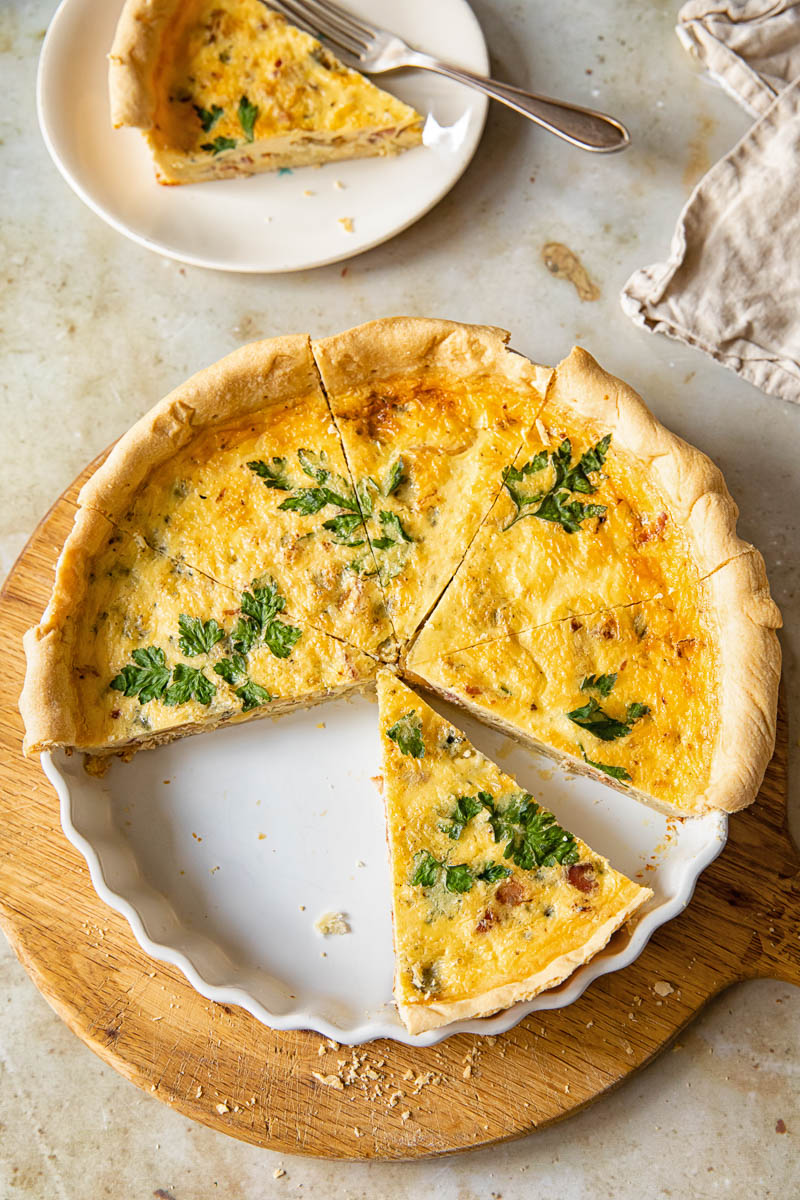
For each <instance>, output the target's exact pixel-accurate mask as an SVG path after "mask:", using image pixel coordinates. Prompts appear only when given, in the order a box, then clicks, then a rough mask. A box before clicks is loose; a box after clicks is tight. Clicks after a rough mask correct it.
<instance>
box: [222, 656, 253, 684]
mask: <svg viewBox="0 0 800 1200" xmlns="http://www.w3.org/2000/svg"><path fill="white" fill-rule="evenodd" d="M214 671H215V672H216V674H217V675H219V676H221V678H222V679H224V680H225V682H226V683H230V684H231V685H233V684H234V683H236V682H237V681H238V680H239V679H241V678H242V676H243V675H246V674H247V660H246V659H245V657H244V655H242V654H234V655H233V656H232V657H231V658H221V659H220V660H219V662H216V663H214Z"/></svg>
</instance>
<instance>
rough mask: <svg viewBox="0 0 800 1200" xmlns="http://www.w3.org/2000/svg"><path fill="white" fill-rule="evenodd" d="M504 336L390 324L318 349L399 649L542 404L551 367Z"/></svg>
mask: <svg viewBox="0 0 800 1200" xmlns="http://www.w3.org/2000/svg"><path fill="white" fill-rule="evenodd" d="M508 336H509V335H508V334H507V333H506V332H505V331H503V330H500V329H494V328H490V327H487V326H479V325H461V324H456V323H455V322H452V321H434V320H423V319H421V318H413V317H395V318H390V319H387V320H380V321H371V322H369V323H368V324H366V325H361V326H359V327H357V328H355V329H349V330H347V331H346V332H345V333H340V334H337V335H336V336H335V337H329V338H324V339H322V340H321V341H317V342H314V343H313V351H314V356H315V358H316V361H317V365H318V367H319V370H320V374H321V376H322V381H323V384H324V387H325V391H326V393H327V395H328V400H329V402H330V406H331V410H332V412H333V416H334V418H335V420H336V424H337V426H338V429H339V432H340V434H341V437H342V442H343V445H344V450H345V454H346V456H347V462H348V465H349V467H350V471H351V473H352V475H353V477H354V478H355V479H356V480H357V481H358V484H357V486H358V488H359V494H360V495H361V496H362V500H363V505H362V510H363V512H364V515H365V517H366V519H367V520H366V524H367V531H368V533H369V537H370V542H371V546H372V550H373V553H374V558H375V562H376V564H377V570H378V578H379V580H380V583H381V585H382V587H383V590H384V594H385V597H386V604H387V608H388V611H389V615H390V617H391V620H392V624H393V626H394V630H395V633H396V635H397V637H398V639H399V640H400V642H401V643H402V642H404V641H406V640H407V639H408V638H410V637H411V636H412V635H413V634H414V633H415V631H416V630H417V628H418V626H419V625H420V624H421V623H422V621H423V620H424V619H425V617H426V616H427V615H428V613H429V611H430V609H431V608H432V607H433V605H434V604H435V602H436V600H437V598H438V597H439V595H440V593H441V592H442V591H443V589H444V588H445V586H446V585H447V583H448V582H449V580H450V578H451V577H452V575H453V572H454V571H455V570H456V568H457V567H458V565H459V563H460V561H461V558H462V557H463V555H464V553H465V551H466V549H467V547H468V546H469V544H470V542H471V541H472V538H473V537H474V536H475V534H476V532H477V530H478V528H479V527H480V524H481V522H482V520H483V518H484V516H485V514H486V512H487V510H488V509H489V508H490V506H491V504H492V502H493V500H494V499H495V497H496V495H497V492H498V490H499V488H500V486H501V472H502V469H503V467H504V466H505V465H506V464H507V463H509V462H511V461H512V460H513V459H514V456H515V454H516V453H517V450H518V449H519V447H520V445H521V443H522V438H523V436H524V434H525V433H526V431H527V430H528V429H529V428H530V426H531V425H532V423H533V421H534V419H535V418H536V415H537V413H538V412H539V410H540V408H541V407H542V404H543V402H544V392H545V389H546V387H547V383H548V380H549V379H550V376H551V375H552V371H551V369H550V368H549V367H541V366H538V365H537V364H535V363H532V362H529V361H528V359H527V358H523V357H522V355H520V354H517V353H515V352H514V351H512V350H509V349H508V347H507V345H506V343H507V341H508ZM364 561H365V563H366V564H367V567H366V569H371V559H370V556H369V555H365V556H364Z"/></svg>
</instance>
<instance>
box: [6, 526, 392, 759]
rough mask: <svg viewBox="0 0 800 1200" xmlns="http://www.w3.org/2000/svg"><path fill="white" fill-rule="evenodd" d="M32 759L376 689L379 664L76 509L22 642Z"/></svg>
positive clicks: (261, 587) (117, 747) (269, 586)
mask: <svg viewBox="0 0 800 1200" xmlns="http://www.w3.org/2000/svg"><path fill="white" fill-rule="evenodd" d="M25 652H26V655H27V659H28V669H27V673H26V676H25V687H24V690H23V693H22V696H21V698H20V710H21V712H22V716H23V719H24V722H25V743H24V749H25V752H26V753H27V754H33V753H36V752H39V751H42V750H50V749H53V748H55V747H59V746H62V747H67V748H69V749H75V748H77V749H80V750H83V751H86V752H87V753H88V754H90V755H99V756H105V755H108V754H111V753H123V754H130V753H132V752H133V751H135V750H137V749H140V748H141V747H143V746H153V745H156V744H158V743H160V742H166V741H171V740H172V739H174V738H177V737H182V736H184V735H186V734H190V733H200V732H203V731H206V730H209V729H212V728H214V727H215V726H217V725H220V724H223V723H226V722H237V721H243V720H248V719H250V718H252V717H260V716H273V715H276V714H278V713H281V712H286V711H287V710H289V709H291V708H296V707H299V706H307V705H311V704H316V703H319V702H321V701H323V700H326V699H330V698H333V697H336V696H339V695H342V694H345V693H347V692H350V691H352V690H353V689H355V688H359V687H364V686H365V685H367V684H372V683H373V681H374V676H375V670H376V663H375V661H374V659H372V658H370V657H368V656H367V655H365V654H363V653H361V652H360V651H359V650H356V649H354V648H353V647H352V646H348V645H346V644H345V643H344V642H342V641H339V640H337V639H336V638H332V637H329V636H328V635H327V634H325V633H324V632H321V631H320V630H317V629H314V628H313V627H311V626H309V625H308V624H306V623H305V622H304V620H303V618H301V617H299V616H297V615H295V614H294V613H292V612H291V611H290V610H289V608H288V607H287V605H286V598H285V597H284V596H283V595H282V594H281V592H280V590H279V588H278V587H277V585H276V584H275V582H274V580H271V579H268V578H265V579H257V580H254V581H252V582H251V583H250V585H249V586H248V588H247V589H246V590H245V591H244V592H243V593H242V594H239V595H237V594H236V593H234V592H232V591H230V590H229V589H227V588H223V587H221V586H220V585H219V584H216V583H213V582H212V581H211V580H210V579H208V578H207V576H205V575H203V574H202V573H201V572H199V571H197V570H195V569H193V568H190V567H188V566H187V565H186V563H183V562H178V561H176V560H174V559H170V558H168V557H166V556H165V555H163V554H160V553H158V552H157V551H155V550H153V549H152V548H151V547H150V546H148V545H147V543H145V542H143V541H142V540H141V539H137V538H133V537H131V536H130V535H129V534H127V533H124V532H122V531H120V530H119V529H115V528H114V526H112V525H111V524H110V523H109V522H108V521H107V520H106V518H105V517H103V516H102V515H101V514H100V513H97V512H93V511H92V510H90V509H79V510H78V513H77V516H76V520H75V525H74V528H73V530H72V533H71V534H70V536H69V538H68V539H67V541H66V543H65V545H64V549H63V551H62V553H61V557H60V558H59V561H58V566H57V569H56V579H55V586H54V588H53V593H52V596H51V598H50V603H49V604H48V607H47V610H46V611H45V613H44V615H43V617H42V620H41V622H40V624H39V625H38V626H36V627H35V628H34V629H30V630H28V632H27V633H26V635H25Z"/></svg>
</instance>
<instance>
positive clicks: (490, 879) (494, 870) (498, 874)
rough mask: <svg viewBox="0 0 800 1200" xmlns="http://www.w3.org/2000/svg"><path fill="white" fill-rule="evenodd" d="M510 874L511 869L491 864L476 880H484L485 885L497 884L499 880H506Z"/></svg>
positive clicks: (498, 864) (488, 864)
mask: <svg viewBox="0 0 800 1200" xmlns="http://www.w3.org/2000/svg"><path fill="white" fill-rule="evenodd" d="M510 874H511V868H510V867H504V866H503V865H502V863H493V862H490V863H487V864H486V866H485V867H484V868H483V870H482V871H480V872H479V873H478V874H477V875H476V877H475V878H476V879H480V880H482V881H483V883H497V881H498V879H506V878H507V877H508V876H509V875H510Z"/></svg>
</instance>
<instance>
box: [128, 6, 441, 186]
mask: <svg viewBox="0 0 800 1200" xmlns="http://www.w3.org/2000/svg"><path fill="white" fill-rule="evenodd" d="M109 88H110V97H111V115H112V121H113V123H114V125H115V126H116V127H119V126H123V125H128V126H135V127H138V128H141V129H143V130H144V131H145V134H146V137H147V140H148V143H149V145H150V149H151V151H152V155H153V159H154V162H155V167H156V174H157V177H158V180H159V182H161V183H166V184H178V183H197V182H201V181H203V180H209V179H225V178H229V177H231V176H234V175H250V174H253V173H255V172H260V171H276V170H280V169H281V168H283V169H290V168H292V167H300V166H307V165H310V164H321V163H326V162H333V161H336V160H339V159H345V158H361V157H365V156H375V155H389V154H396V153H399V152H400V151H402V150H406V149H408V148H410V147H412V146H417V145H419V144H420V142H421V140H422V133H421V130H422V119H421V118H420V116H419V114H418V113H416V112H415V111H414V110H413V109H412V108H410V107H409V106H408V105H407V104H404V103H403V102H402V101H401V100H398V99H397V98H396V97H395V96H391V95H389V93H388V92H385V91H383V90H381V89H380V88H377V87H375V85H374V84H372V83H370V82H369V80H367V79H365V78H364V76H363V75H360V74H358V72H357V71H352V70H350V69H348V68H347V67H345V66H344V65H343V64H342V63H341V62H339V60H338V59H337V58H335V57H334V55H333V54H331V53H330V52H329V51H327V50H325V49H324V48H323V47H322V46H321V45H320V43H319V42H318V41H316V40H315V39H314V38H313V37H311V36H309V34H307V33H304V32H303V31H302V30H300V29H298V28H296V27H295V26H293V25H290V24H289V23H288V22H287V21H286V20H285V19H284V18H283V16H281V15H280V14H279V13H276V12H272V11H270V10H268V9H266V8H265V7H264V5H262V4H261V3H259V0H127V2H126V4H125V6H124V8H123V10H122V14H121V16H120V19H119V23H118V25H117V31H116V35H115V38H114V44H113V46H112V49H111V53H110V55H109Z"/></svg>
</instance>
